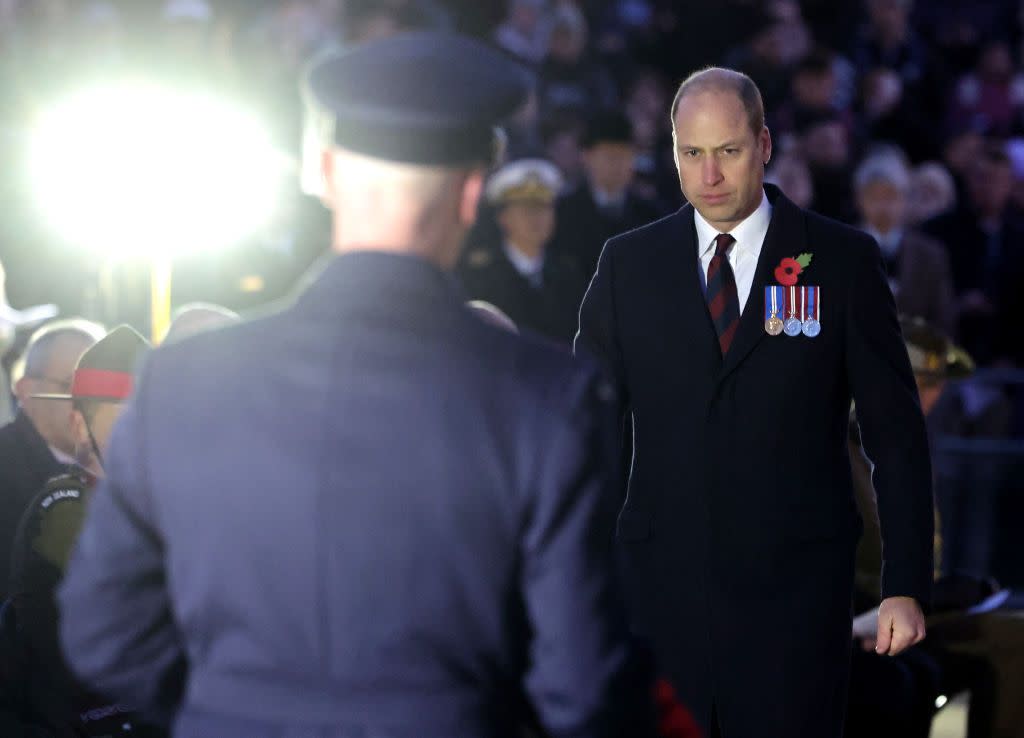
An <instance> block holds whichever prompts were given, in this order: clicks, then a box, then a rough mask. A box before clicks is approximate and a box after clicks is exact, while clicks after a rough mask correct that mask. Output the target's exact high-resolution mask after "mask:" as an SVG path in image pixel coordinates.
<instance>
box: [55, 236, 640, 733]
mask: <svg viewBox="0 0 1024 738" xmlns="http://www.w3.org/2000/svg"><path fill="white" fill-rule="evenodd" d="M197 367H198V368H197ZM602 386H603V385H602V383H601V382H600V380H599V379H598V372H597V370H596V369H595V368H594V367H592V366H590V365H588V364H579V363H576V362H574V360H573V359H572V357H571V356H570V355H569V354H568V353H567V352H561V351H559V350H557V349H553V348H551V347H548V346H544V345H541V344H540V343H538V342H536V341H531V340H529V339H525V338H522V337H517V336H514V335H512V334H511V333H509V332H507V331H505V330H502V329H500V328H497V327H494V326H492V325H489V324H487V323H485V322H484V321H483V320H481V319H480V318H479V317H478V316H477V315H476V314H475V313H474V312H473V311H471V310H469V309H467V308H466V307H465V305H464V302H463V298H462V295H461V294H460V291H459V289H458V288H457V286H456V285H455V284H454V283H453V281H452V280H451V278H450V277H449V276H447V275H445V274H443V273H442V272H440V271H439V270H437V269H436V268H435V267H433V266H431V265H430V264H428V263H427V262H426V261H422V260H420V259H417V258H414V257H411V256H400V255H394V254H383V253H350V254H346V255H343V256H339V257H336V258H335V259H334V260H333V261H331V262H330V263H329V264H328V266H327V267H326V269H325V271H324V272H323V274H322V275H320V277H319V279H318V280H317V281H316V282H314V283H313V285H312V286H311V287H310V288H309V289H308V290H307V291H306V292H305V293H304V294H303V295H302V296H301V297H300V298H299V299H298V301H297V302H296V303H295V304H294V306H292V307H291V308H289V309H287V310H285V311H284V312H281V313H280V314H276V315H273V316H270V317H267V318H264V319H262V320H254V321H251V322H249V323H244V324H241V325H238V326H232V327H230V328H226V329H223V330H220V331H217V332H216V334H204V335H199V336H196V337H193V338H191V339H188V340H185V341H183V342H181V343H178V344H172V345H168V346H166V347H163V348H161V349H160V350H158V351H156V352H155V353H154V354H153V355H152V356H151V357H150V359H149V361H148V363H147V364H146V366H145V368H144V369H143V370H142V372H141V378H140V382H139V384H138V385H137V387H136V393H135V397H134V399H133V400H132V402H131V403H130V404H129V405H128V406H127V407H126V408H125V410H124V412H123V414H122V416H121V419H120V421H119V423H118V425H117V426H116V428H115V431H114V436H113V438H112V440H111V445H110V452H109V454H108V458H107V459H106V466H107V478H106V480H104V481H103V482H101V484H100V486H99V487H98V489H97V491H96V494H95V496H94V498H93V500H92V501H91V504H90V510H89V515H88V516H87V519H86V523H85V528H84V530H83V532H82V535H81V538H80V542H79V545H78V547H77V549H76V552H75V554H74V556H73V557H72V561H71V564H70V565H69V569H68V574H67V576H66V577H65V580H64V584H63V586H62V589H61V592H60V596H59V601H60V606H61V611H62V615H63V616H64V617H63V618H62V635H63V644H64V647H65V652H66V653H67V656H68V659H69V662H70V664H71V665H72V667H73V668H74V669H75V670H76V672H77V673H78V674H79V675H80V676H81V677H83V678H84V679H86V680H87V681H88V682H89V683H90V684H92V685H94V686H95V687H97V688H98V689H100V690H101V691H103V692H105V693H109V694H111V695H112V696H115V697H119V698H121V699H122V700H125V701H128V702H131V703H133V704H138V705H143V706H148V707H150V708H157V709H158V710H160V711H162V712H163V713H164V714H165V715H168V714H173V713H177V714H178V720H177V722H176V726H175V730H176V733H175V735H176V736H178V737H179V738H209V737H210V736H218V738H233V737H237V738H242V737H243V736H244V738H263V737H264V736H280V735H285V734H287V735H300V734H302V735H313V734H315V735H319V736H324V737H325V738H327V737H334V736H338V737H340V736H352V735H367V736H369V735H394V736H409V737H410V738H411V737H412V736H416V737H417V738H441V737H442V736H443V737H444V738H478V737H483V736H486V737H487V738H503V737H505V736H513V735H516V729H517V726H518V725H521V724H522V723H524V722H530V721H531V720H532V717H533V716H536V717H537V718H538V719H539V721H540V722H541V723H542V724H543V725H544V726H545V728H546V729H547V731H548V734H549V735H551V736H566V737H568V736H595V737H602V736H616V737H617V736H626V735H639V736H645V735H650V733H649V731H647V730H646V729H645V728H644V723H645V719H646V718H647V713H648V712H649V711H651V710H652V701H651V681H650V679H645V678H643V677H642V676H639V675H638V674H637V673H636V671H635V670H634V668H633V664H634V663H637V662H634V660H633V656H632V654H633V651H632V649H631V646H630V644H629V640H628V638H629V635H628V628H627V624H626V619H625V615H624V612H623V608H622V606H621V605H620V601H619V599H618V597H617V593H616V587H615V585H614V581H613V569H614V566H613V564H612V556H611V550H610V545H609V544H610V536H609V533H610V530H611V527H612V525H613V518H614V510H612V509H611V506H610V505H608V501H609V497H608V492H609V490H608V488H607V484H608V481H607V480H608V479H609V478H610V476H611V475H610V474H609V473H608V470H607V469H606V466H605V465H606V464H607V463H609V459H610V458H611V456H610V454H609V446H610V443H611V441H610V438H609V434H608V432H607V425H606V422H607V418H606V415H607V414H608V413H612V412H613V409H612V408H611V407H610V405H611V401H610V399H609V396H608V395H607V394H603V392H602ZM604 389H605V390H607V387H604ZM602 396H603V398H604V399H602ZM528 704H529V705H531V707H529V708H528V707H526V705H528Z"/></svg>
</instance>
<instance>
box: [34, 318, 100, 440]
mask: <svg viewBox="0 0 1024 738" xmlns="http://www.w3.org/2000/svg"><path fill="white" fill-rule="evenodd" d="M92 344H93V341H92V340H91V339H88V338H86V337H85V336H83V335H81V334H79V333H68V334H65V335H61V336H58V337H56V338H54V339H53V342H52V344H51V345H50V347H49V356H48V357H47V358H46V362H45V363H44V364H43V365H42V366H41V367H40V369H41V371H35V372H32V373H26V375H25V376H24V377H22V379H21V380H20V381H19V382H18V384H17V385H16V387H15V394H16V395H17V396H18V403H19V404H20V405H21V408H22V410H24V412H25V414H26V415H28V417H29V418H30V419H31V420H32V424H33V425H35V427H36V430H37V431H39V435H41V436H42V437H43V439H44V440H45V441H46V442H47V443H48V444H49V445H50V446H53V447H54V448H57V449H59V450H61V451H63V452H64V453H66V454H73V453H74V450H75V440H74V438H73V436H72V432H71V427H70V426H71V401H70V400H41V399H38V398H34V397H31V395H34V394H66V393H68V392H70V391H71V381H72V379H73V378H74V373H75V366H76V365H77V364H78V359H79V358H80V357H81V355H82V354H84V353H85V351H86V349H88V348H89V347H90V346H92Z"/></svg>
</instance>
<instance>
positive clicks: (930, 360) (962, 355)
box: [900, 317, 975, 379]
mask: <svg viewBox="0 0 1024 738" xmlns="http://www.w3.org/2000/svg"><path fill="white" fill-rule="evenodd" d="M900 328H901V329H902V330H903V340H904V342H905V343H906V344H907V354H908V355H909V356H910V367H911V369H913V370H914V374H918V375H921V376H925V377H930V378H933V379H963V378H964V377H967V376H970V375H971V374H973V373H974V368H975V365H974V359H972V358H971V356H970V354H968V353H967V352H966V351H964V350H963V349H962V348H960V347H959V346H957V345H956V344H954V343H953V342H952V341H951V340H950V339H949V338H948V337H947V336H946V335H945V334H943V333H942V331H940V330H939V329H938V328H935V327H934V326H932V325H930V324H929V323H927V322H926V321H925V320H924V319H922V318H913V317H904V318H901V319H900Z"/></svg>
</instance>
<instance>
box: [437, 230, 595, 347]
mask: <svg viewBox="0 0 1024 738" xmlns="http://www.w3.org/2000/svg"><path fill="white" fill-rule="evenodd" d="M457 275H458V278H459V281H460V283H461V284H462V289H463V291H464V292H465V294H466V298H467V299H470V300H484V301H486V302H489V303H491V304H492V305H494V306H495V307H497V308H499V309H501V310H502V312H504V313H505V314H507V315H508V316H509V317H510V318H511V319H512V320H513V322H515V324H516V325H517V326H518V327H520V328H524V329H526V330H529V331H532V332H534V333H538V334H540V335H542V336H545V337H547V338H550V339H552V340H554V341H557V342H559V343H565V344H568V343H570V342H571V341H572V337H573V336H574V335H575V334H576V325H577V322H578V316H579V309H580V302H581V301H582V300H583V293H584V291H585V290H586V289H587V280H586V278H585V277H584V276H583V273H582V272H581V271H580V270H579V269H578V268H577V267H576V265H575V264H574V263H573V262H572V261H571V260H570V259H568V258H566V257H565V256H564V255H562V254H559V253H551V252H550V251H549V252H548V254H547V256H546V257H545V260H544V271H543V276H542V279H541V280H540V283H539V284H536V285H534V284H531V282H530V280H528V279H527V278H526V277H524V276H523V275H522V274H520V273H519V271H517V270H516V268H515V266H513V265H512V262H511V261H509V259H508V256H506V254H505V251H504V250H503V249H501V248H497V247H493V246H490V247H489V246H482V247H477V248H474V249H471V250H469V251H467V252H466V254H465V255H464V256H463V259H462V262H461V263H460V265H459V268H458V271H457Z"/></svg>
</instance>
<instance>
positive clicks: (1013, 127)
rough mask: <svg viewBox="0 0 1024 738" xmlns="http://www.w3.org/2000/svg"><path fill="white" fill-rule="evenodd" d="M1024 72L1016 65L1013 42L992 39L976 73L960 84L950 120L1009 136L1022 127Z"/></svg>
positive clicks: (983, 53) (984, 50) (953, 122)
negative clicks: (1011, 47)
mask: <svg viewBox="0 0 1024 738" xmlns="http://www.w3.org/2000/svg"><path fill="white" fill-rule="evenodd" d="M1022 112H1024V74H1021V73H1020V72H1018V71H1017V70H1016V68H1015V64H1014V59H1013V55H1012V52H1011V51H1010V46H1009V44H1007V43H1005V42H1003V41H990V42H989V43H987V44H986V45H985V47H984V48H983V49H982V51H981V55H980V56H979V58H978V63H977V66H976V68H975V70H974V71H973V72H971V73H970V74H967V75H965V76H964V77H963V78H961V79H960V81H959V82H958V83H957V85H956V90H955V92H954V97H953V105H952V109H951V110H950V120H951V122H952V124H953V125H956V126H970V127H973V128H975V129H980V130H985V131H986V132H987V133H988V134H989V135H997V136H1008V135H1010V134H1012V133H1015V132H1017V131H1019V130H1020V128H1021V123H1022V120H1021V114H1022Z"/></svg>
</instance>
